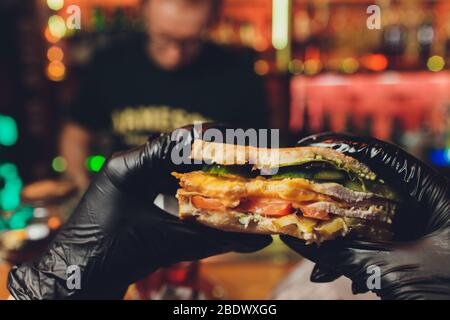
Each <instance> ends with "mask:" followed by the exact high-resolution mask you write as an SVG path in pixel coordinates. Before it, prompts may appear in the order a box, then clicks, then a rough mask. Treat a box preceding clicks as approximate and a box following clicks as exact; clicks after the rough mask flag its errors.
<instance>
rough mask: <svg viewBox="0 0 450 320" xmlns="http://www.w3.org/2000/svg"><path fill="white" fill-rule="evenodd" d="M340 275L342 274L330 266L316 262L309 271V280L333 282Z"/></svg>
mask: <svg viewBox="0 0 450 320" xmlns="http://www.w3.org/2000/svg"><path fill="white" fill-rule="evenodd" d="M340 277H342V274H340V273H338V272H336V271H335V270H332V269H330V268H327V267H324V266H319V265H318V264H316V265H315V266H314V268H313V270H312V272H311V276H310V280H311V281H312V282H316V283H324V282H333V281H334V280H336V279H338V278H340Z"/></svg>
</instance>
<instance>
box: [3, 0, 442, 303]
mask: <svg viewBox="0 0 450 320" xmlns="http://www.w3.org/2000/svg"><path fill="white" fill-rule="evenodd" d="M373 4H376V5H378V6H379V7H380V8H381V13H382V15H381V28H380V29H379V30H371V29H369V28H368V27H367V26H366V21H367V19H368V17H369V16H370V13H368V12H367V8H368V7H369V6H370V5H373ZM71 5H77V6H79V8H80V9H81V11H80V12H81V29H80V30H72V29H70V28H67V25H66V19H67V18H68V17H69V16H70V13H68V11H67V9H68V8H69V7H70V6H71ZM142 28H143V26H142V21H141V18H140V12H139V0H121V1H119V0H66V1H63V0H33V1H31V0H16V1H15V0H2V1H1V3H0V39H1V41H2V42H3V43H2V47H3V49H0V212H2V214H3V216H4V218H3V219H0V233H1V232H6V231H7V230H8V231H11V230H16V231H17V230H19V231H20V232H15V233H14V237H15V238H14V239H22V238H27V237H29V233H27V234H24V233H23V230H24V228H25V227H26V226H28V221H29V220H30V219H31V216H33V214H31V216H30V213H29V212H28V211H26V210H25V209H23V203H22V201H21V198H20V193H21V191H22V189H23V187H24V186H25V185H26V184H28V183H30V182H34V181H39V180H42V179H55V178H58V177H59V176H60V175H61V174H63V173H64V171H65V169H66V162H65V159H63V158H62V157H60V156H59V154H58V148H57V142H58V134H59V130H60V128H61V123H62V118H63V117H62V115H63V113H64V108H65V106H67V105H68V104H69V103H70V101H71V100H72V99H73V95H74V92H75V91H76V89H77V88H78V85H79V80H80V79H79V74H80V70H81V69H82V68H83V66H84V65H85V64H86V63H87V61H89V59H90V57H91V56H92V54H93V52H94V51H95V50H97V49H99V48H102V47H105V46H107V45H108V44H109V43H110V42H111V41H112V40H113V39H118V38H121V37H126V36H128V35H130V34H133V33H139V32H141V31H142ZM209 37H210V38H211V39H212V40H214V41H215V42H217V43H220V44H224V45H227V46H231V47H233V48H235V49H236V50H248V49H249V48H250V49H252V50H254V51H255V52H256V53H257V58H256V59H255V61H254V72H255V73H256V74H258V75H260V76H262V77H263V78H264V82H265V88H266V93H267V99H268V104H269V107H270V108H269V109H270V115H269V119H270V126H271V127H273V128H280V129H281V131H282V134H283V135H282V136H283V139H284V143H285V144H289V143H293V142H295V141H296V139H298V138H299V137H302V136H304V135H307V134H311V133H315V132H320V131H329V130H333V131H348V132H352V133H356V134H364V135H374V136H376V137H378V138H381V139H384V140H389V141H392V142H394V143H397V144H399V145H401V146H402V147H404V148H405V149H406V150H408V151H409V152H411V153H413V154H414V155H416V156H417V157H419V158H421V159H423V160H424V161H426V162H428V163H429V164H431V165H433V166H435V167H436V168H437V169H438V170H439V171H440V172H441V173H442V174H445V175H447V176H448V175H449V172H450V1H446V0H373V1H366V0H225V3H224V6H223V9H222V13H221V18H220V21H219V23H218V24H217V25H216V26H215V27H214V29H213V30H212V31H211V33H210V35H209ZM109 152H110V151H109V149H108V146H107V145H103V144H102V143H101V142H100V143H99V146H98V147H97V149H95V150H92V154H91V155H90V156H89V157H88V158H87V159H86V166H87V169H88V170H90V171H91V172H94V173H95V172H97V171H98V170H99V169H100V168H101V165H102V163H103V161H104V159H105V157H107V156H108V155H109ZM69 189H70V188H69ZM69 193H70V192H69ZM11 212H14V214H12V213H11ZM17 212H19V214H17ZM14 215H16V217H18V218H16V220H17V222H16V224H14V223H12V224H11V221H10V219H11V217H12V216H14ZM56 216H57V215H56ZM35 218H36V217H35V216H34V218H33V219H35ZM8 219H9V220H8ZM27 219H28V220H27ZM46 223H47V224H48V222H46ZM52 223H53V227H51V228H50V230H53V229H57V227H58V226H59V224H58V223H59V222H58V221H55V220H53V222H52ZM48 225H49V226H52V225H51V224H48ZM52 228H53V229H52ZM21 232H22V233H21ZM47 233H48V232H47ZM14 239H13V240H12V242H13V243H14ZM13 246H14V245H13ZM289 266H290V265H289ZM276 279H279V277H278V278H277V277H276ZM244 296H245V295H244Z"/></svg>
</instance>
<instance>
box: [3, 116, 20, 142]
mask: <svg viewBox="0 0 450 320" xmlns="http://www.w3.org/2000/svg"><path fill="white" fill-rule="evenodd" d="M17 138H18V131H17V123H16V121H15V120H14V119H13V118H12V117H9V116H3V115H1V114H0V145H2V146H5V147H10V146H13V145H14V144H16V142H17Z"/></svg>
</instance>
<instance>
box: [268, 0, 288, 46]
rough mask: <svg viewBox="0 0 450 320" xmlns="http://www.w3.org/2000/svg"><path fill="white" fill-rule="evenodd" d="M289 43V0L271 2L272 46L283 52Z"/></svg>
mask: <svg viewBox="0 0 450 320" xmlns="http://www.w3.org/2000/svg"><path fill="white" fill-rule="evenodd" d="M288 42H289V0H272V45H273V47H274V48H275V49H277V50H283V49H285V48H286V47H287V45H288Z"/></svg>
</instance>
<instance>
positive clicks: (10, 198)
mask: <svg viewBox="0 0 450 320" xmlns="http://www.w3.org/2000/svg"><path fill="white" fill-rule="evenodd" d="M0 178H2V179H3V180H4V181H5V185H4V187H3V188H2V189H0V210H5V211H9V210H15V209H17V208H18V207H19V205H20V192H21V191H22V187H23V183H22V180H21V179H20V177H19V175H18V171H17V167H16V166H15V165H14V164H12V163H4V164H1V165H0Z"/></svg>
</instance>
